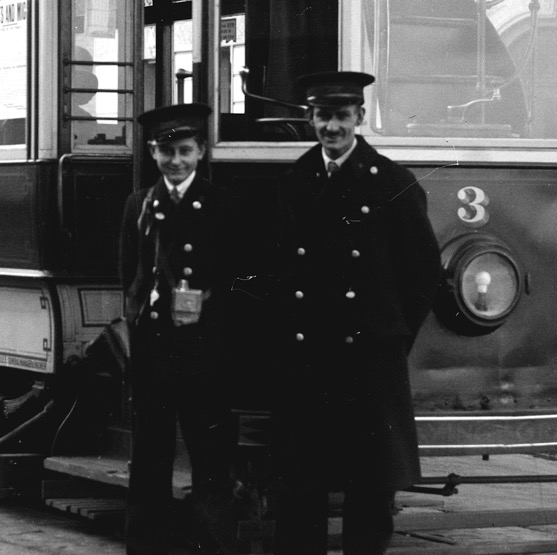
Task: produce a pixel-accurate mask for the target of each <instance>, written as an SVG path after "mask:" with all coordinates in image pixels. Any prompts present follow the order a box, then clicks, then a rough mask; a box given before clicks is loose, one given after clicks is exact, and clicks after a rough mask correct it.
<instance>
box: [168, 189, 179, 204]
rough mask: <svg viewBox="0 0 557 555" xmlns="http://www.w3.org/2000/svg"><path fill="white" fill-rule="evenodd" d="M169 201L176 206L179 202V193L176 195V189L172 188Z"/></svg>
mask: <svg viewBox="0 0 557 555" xmlns="http://www.w3.org/2000/svg"><path fill="white" fill-rule="evenodd" d="M170 199H171V200H172V202H173V203H174V204H178V203H179V202H180V193H178V189H177V187H174V188H173V189H172V191H170Z"/></svg>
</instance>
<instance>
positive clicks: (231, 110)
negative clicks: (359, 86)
mask: <svg viewBox="0 0 557 555" xmlns="http://www.w3.org/2000/svg"><path fill="white" fill-rule="evenodd" d="M220 7H221V12H220V33H221V41H220V42H221V49H220V59H219V66H218V69H219V97H220V98H219V101H220V106H219V108H220V110H219V111H220V126H219V137H218V139H219V140H221V141H228V140H233V141H236V140H249V141H251V140H263V141H265V140H275V139H278V140H289V139H290V140H292V139H294V140H300V139H302V140H303V139H305V138H307V137H305V136H304V135H303V133H302V130H301V129H300V128H298V129H296V126H295V124H296V122H298V120H300V119H301V118H303V116H304V113H303V111H300V110H297V109H296V108H294V107H287V106H284V105H281V104H280V102H279V103H277V102H274V103H273V102H271V101H270V100H275V101H283V102H286V103H292V104H297V103H302V102H303V99H302V98H300V97H299V96H297V94H296V91H295V90H294V82H295V79H296V77H298V76H299V75H301V74H303V73H308V72H318V71H328V70H335V69H349V70H356V71H365V72H368V73H372V74H374V75H375V76H376V82H375V84H374V85H372V86H371V87H369V88H367V89H366V91H365V93H366V110H367V118H366V123H365V124H364V125H363V126H362V129H361V132H362V133H363V134H364V135H368V136H370V138H371V140H372V141H373V140H375V142H376V143H377V144H381V143H383V144H384V143H388V140H387V139H385V138H388V137H397V138H405V139H408V140H409V142H411V143H412V144H415V142H416V141H414V139H417V138H439V139H441V140H443V139H445V138H447V137H451V138H452V137H455V138H462V139H486V140H487V139H498V140H502V141H503V142H501V143H500V144H502V145H505V144H507V142H505V141H513V142H514V141H517V140H525V139H557V57H556V56H555V55H554V53H555V51H556V50H557V7H556V6H555V3H554V2H543V1H541V0H533V1H531V2H529V1H526V0H524V1H518V0H517V1H509V2H492V1H489V0H371V1H358V2H340V1H338V0H319V1H318V0H295V1H292V2H284V1H283V0H244V1H241V0H222V1H221V2H220ZM241 21H243V23H242V25H243V26H244V27H243V28H244V34H243V35H242V34H241V33H240V31H239V28H240V22H241ZM347 22H349V23H347ZM236 50H237V51H238V52H237V54H238V56H236ZM242 51H243V56H244V63H245V66H246V67H247V68H248V70H249V73H245V75H246V85H247V96H246V97H244V98H242V93H241V90H240V89H239V88H238V85H237V83H238V81H239V80H238V73H237V68H238V66H239V65H240V64H241V55H242V54H241V52H242ZM250 95H251V96H250ZM258 97H259V98H258ZM261 97H264V98H265V99H267V100H263V99H262V98H261ZM240 98H242V101H239V99H240ZM236 99H238V102H236ZM277 118H280V120H281V121H278V120H277ZM281 122H282V123H283V124H288V123H292V124H293V126H294V127H292V126H291V127H292V128H291V129H290V131H292V129H294V132H292V133H290V132H289V130H288V125H282V126H280V125H275V128H274V130H273V129H270V128H269V123H275V124H277V123H281ZM265 126H267V127H265ZM296 130H297V131H298V133H296ZM384 139H385V140H384ZM412 141H413V142H412ZM397 144H398V143H397ZM511 145H512V143H509V146H511Z"/></svg>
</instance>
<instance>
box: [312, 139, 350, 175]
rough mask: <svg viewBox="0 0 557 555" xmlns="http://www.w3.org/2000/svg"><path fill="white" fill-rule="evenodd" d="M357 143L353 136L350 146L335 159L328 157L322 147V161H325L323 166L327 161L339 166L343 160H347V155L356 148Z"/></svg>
mask: <svg viewBox="0 0 557 555" xmlns="http://www.w3.org/2000/svg"><path fill="white" fill-rule="evenodd" d="M357 144H358V141H357V140H356V138H354V142H353V143H352V146H351V147H350V148H349V149H348V150H347V151H346V152H345V153H344V154H343V155H342V156H339V157H338V158H337V159H336V160H333V159H332V158H329V157H328V156H327V154H326V153H325V149H324V148H322V149H321V154H322V155H323V162H324V163H325V167H327V165H328V164H329V162H334V163H335V164H336V165H337V166H338V167H339V168H340V167H341V166H342V164H344V162H346V160H348V157H349V156H350V155H351V154H352V151H353V150H354V149H355V148H356V145H357Z"/></svg>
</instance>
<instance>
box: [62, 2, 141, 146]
mask: <svg viewBox="0 0 557 555" xmlns="http://www.w3.org/2000/svg"><path fill="white" fill-rule="evenodd" d="M126 8H127V3H126V2H117V1H116V0H107V1H105V2H102V3H101V2H96V1H94V0H74V9H73V11H72V20H73V29H74V36H73V46H72V54H71V60H70V62H69V64H68V66H69V67H67V68H66V71H65V74H64V76H65V80H66V81H65V85H66V87H65V90H66V91H69V92H70V95H71V100H70V101H69V102H66V103H65V104H64V106H65V114H64V116H65V118H66V119H68V120H70V121H71V136H72V141H71V143H72V148H73V149H81V148H83V147H86V148H89V147H96V146H99V145H126V144H127V143H130V142H131V134H130V124H131V119H132V118H131V110H132V102H131V98H132V97H131V95H132V78H133V75H132V70H131V66H130V65H129V64H125V63H124V64H122V63H121V61H122V60H125V59H126V58H129V56H130V55H131V53H130V52H129V51H128V50H129V44H131V37H130V36H129V34H130V30H131V27H130V24H129V22H128V21H127V20H126V14H127V9H126Z"/></svg>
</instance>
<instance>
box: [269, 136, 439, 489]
mask: <svg viewBox="0 0 557 555" xmlns="http://www.w3.org/2000/svg"><path fill="white" fill-rule="evenodd" d="M357 141H358V143H357V146H356V148H355V150H354V151H353V152H352V154H351V155H350V157H349V158H348V160H346V162H345V163H344V164H343V165H342V166H341V170H340V171H339V172H338V173H336V174H334V175H333V176H332V177H331V178H330V179H328V177H327V172H326V170H325V168H324V163H323V157H322V154H321V150H322V149H321V146H320V145H316V146H315V147H314V148H312V149H311V150H310V151H308V152H307V153H306V154H305V155H303V156H302V157H301V158H300V159H299V160H298V161H297V162H296V164H295V165H294V168H293V170H292V171H291V172H290V173H289V174H288V176H287V178H286V179H285V180H284V186H283V188H282V200H283V205H284V206H283V212H284V226H283V231H282V238H281V256H282V258H281V272H280V273H281V279H282V282H283V287H284V300H283V301H284V306H283V309H284V310H283V318H284V326H283V330H284V333H285V337H284V338H283V340H284V344H285V345H287V346H288V348H287V349H286V350H285V355H286V356H285V357H284V364H283V365H282V368H283V370H282V375H281V377H282V378H283V379H284V381H285V383H286V384H288V385H287V388H288V390H287V391H286V390H285V391H284V397H283V401H284V406H283V407H282V409H281V407H280V406H279V407H278V413H279V414H281V413H283V414H284V413H286V416H285V418H286V421H287V422H288V421H289V423H290V426H291V429H290V430H289V431H288V432H287V433H286V436H287V437H286V438H283V439H284V440H286V443H287V444H290V448H291V449H292V452H291V453H290V455H291V457H290V458H291V459H293V460H295V461H296V463H297V464H298V463H299V461H303V460H304V457H306V459H307V460H308V461H310V462H308V463H307V464H308V465H312V468H307V469H306V470H307V472H308V473H309V472H313V473H315V472H318V470H317V469H320V468H325V469H326V470H325V472H326V473H327V479H331V483H332V487H337V485H339V486H340V487H342V483H345V482H346V481H350V480H352V479H353V478H354V476H358V477H359V479H362V478H364V479H372V480H374V482H375V484H376V486H377V487H379V488H382V489H385V490H388V491H389V490H390V491H395V490H398V489H403V488H405V487H407V486H409V485H411V484H412V483H415V482H416V481H417V480H418V478H419V476H420V469H419V459H418V452H417V440H416V428H415V423H414V413H413V407H412V399H411V393H410V385H409V378H408V369H407V354H408V352H409V350H410V347H411V345H412V343H413V341H414V338H415V337H416V334H417V332H418V330H419V328H420V325H421V324H422V322H423V320H424V318H425V317H426V315H427V313H428V311H429V310H430V307H431V304H432V300H433V297H434V294H435V291H436V287H437V284H438V278H439V250H438V245H437V241H436V239H435V236H434V234H433V231H432V228H431V225H430V222H429V220H428V217H427V208H426V195H425V193H424V190H423V189H422V188H421V187H420V185H419V184H418V182H417V180H416V178H415V177H414V175H413V174H412V173H411V172H410V171H409V170H407V169H405V168H404V167H402V166H400V165H398V164H396V163H394V162H392V161H391V160H389V159H387V158H385V157H384V156H381V155H379V154H378V153H377V152H376V151H375V150H374V149H373V148H372V147H371V146H369V145H368V144H367V143H366V142H365V140H364V139H363V138H362V137H359V136H358V137H357ZM283 433H284V430H283ZM319 459H320V460H319ZM302 464H303V463H302ZM370 477H371V478H370ZM338 482H340V484H339V483H338Z"/></svg>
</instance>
